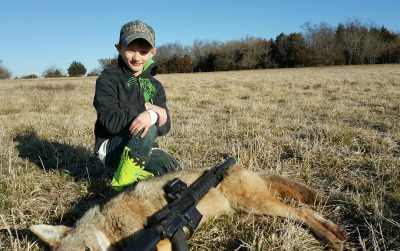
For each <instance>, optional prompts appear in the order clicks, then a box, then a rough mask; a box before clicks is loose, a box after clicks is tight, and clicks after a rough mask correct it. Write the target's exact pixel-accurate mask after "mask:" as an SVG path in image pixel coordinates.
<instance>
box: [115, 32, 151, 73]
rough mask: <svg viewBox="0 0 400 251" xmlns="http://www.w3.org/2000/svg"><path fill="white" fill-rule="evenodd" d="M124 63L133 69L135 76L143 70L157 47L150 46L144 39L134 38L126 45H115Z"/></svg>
mask: <svg viewBox="0 0 400 251" xmlns="http://www.w3.org/2000/svg"><path fill="white" fill-rule="evenodd" d="M115 47H116V48H117V50H118V52H119V54H120V55H121V57H122V59H123V60H124V62H125V64H126V65H127V66H128V67H129V69H131V70H132V71H133V74H134V75H135V76H138V75H140V74H141V73H142V72H143V67H144V66H145V65H146V63H147V61H148V60H149V59H150V58H152V57H153V56H154V55H155V54H156V51H157V49H156V48H152V47H151V45H150V44H149V43H148V42H146V41H145V40H141V39H136V40H134V41H133V42H132V43H130V44H129V45H127V46H123V45H120V44H117V45H115Z"/></svg>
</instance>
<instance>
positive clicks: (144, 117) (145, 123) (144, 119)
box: [129, 111, 150, 138]
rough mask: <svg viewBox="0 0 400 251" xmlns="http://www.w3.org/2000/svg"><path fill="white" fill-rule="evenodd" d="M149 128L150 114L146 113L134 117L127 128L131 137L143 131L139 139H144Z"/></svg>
mask: <svg viewBox="0 0 400 251" xmlns="http://www.w3.org/2000/svg"><path fill="white" fill-rule="evenodd" d="M149 127H150V113H149V112H148V111H145V112H142V113H140V114H139V115H137V116H136V118H135V119H134V120H133V121H132V124H131V126H130V127H129V132H130V133H131V135H132V136H134V135H136V134H137V133H138V132H140V131H141V130H142V129H143V132H142V134H141V135H140V137H142V138H143V137H144V136H145V135H146V133H147V131H148V130H149Z"/></svg>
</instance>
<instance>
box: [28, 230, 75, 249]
mask: <svg viewBox="0 0 400 251" xmlns="http://www.w3.org/2000/svg"><path fill="white" fill-rule="evenodd" d="M29 229H30V230H31V231H32V232H33V233H34V234H36V235H37V236H38V237H39V238H40V239H41V240H42V241H44V242H46V243H48V244H49V245H50V246H52V247H55V246H58V244H60V241H61V238H63V237H64V236H65V235H66V234H67V233H68V232H69V231H71V230H72V228H71V227H67V226H63V225H59V226H50V225H33V226H30V227H29Z"/></svg>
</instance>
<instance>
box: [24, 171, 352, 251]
mask: <svg viewBox="0 0 400 251" xmlns="http://www.w3.org/2000/svg"><path fill="white" fill-rule="evenodd" d="M201 174H202V171H194V170H182V171H178V172H175V173H170V174H167V175H164V176H160V177H156V178H154V179H150V180H147V181H142V182H139V183H138V184H137V185H136V186H135V187H134V188H133V189H130V190H129V189H128V190H127V191H124V192H122V193H121V194H119V195H118V196H116V197H115V198H113V199H112V200H110V201H109V202H108V203H107V204H105V205H104V206H103V207H102V208H101V209H100V208H99V206H95V207H94V208H92V209H90V210H89V211H88V212H86V214H85V215H84V216H83V217H82V218H81V219H80V220H79V221H78V222H77V223H76V226H75V227H74V228H70V227H66V226H49V225H33V226H31V227H30V229H31V230H32V231H33V232H34V233H35V234H36V235H37V236H39V238H40V239H42V240H43V241H45V242H47V243H48V244H49V245H50V246H52V247H53V250H68V251H70V250H82V251H97V250H102V251H106V250H107V251H111V250H122V249H123V247H124V246H125V245H126V243H124V241H123V240H124V239H125V240H126V239H127V237H129V236H131V235H132V234H134V233H135V232H137V231H138V230H140V229H142V228H143V226H144V225H146V222H147V219H148V217H149V216H151V215H153V214H154V213H155V212H157V211H159V210H160V209H161V208H163V207H164V206H165V205H166V203H167V202H166V200H165V199H164V191H163V189H162V187H163V185H164V184H165V183H166V182H168V181H169V180H171V179H172V178H174V177H178V178H180V179H181V180H183V181H184V182H186V183H187V184H191V183H192V182H194V181H195V180H196V179H197V178H198V177H199V176H200V175H201ZM275 195H279V196H283V197H289V198H294V199H297V200H300V201H302V202H304V203H308V204H313V203H319V202H321V200H322V197H321V195H320V194H319V193H318V192H316V191H315V190H313V189H311V188H309V187H307V186H305V185H303V184H300V183H297V182H294V181H291V180H288V179H285V178H283V177H281V176H278V175H269V176H263V175H259V174H256V173H254V172H250V171H248V170H246V169H244V168H242V167H240V166H239V165H234V166H232V167H231V168H230V169H229V170H228V171H227V173H226V174H225V175H224V179H223V180H222V182H221V183H220V184H219V185H218V186H217V187H216V188H213V189H211V190H210V191H209V193H208V194H207V195H206V196H204V198H203V199H202V200H201V201H200V202H199V204H198V205H197V208H198V210H199V211H200V213H201V214H203V218H202V221H201V222H206V221H207V220H209V219H211V218H212V217H215V216H218V215H221V214H224V213H228V212H233V211H240V212H247V213H252V214H259V215H273V216H281V217H286V218H290V219H293V220H296V221H299V222H302V223H303V224H304V225H305V226H307V227H308V228H310V230H311V231H313V232H314V234H315V235H316V236H317V237H318V238H320V239H322V240H323V241H324V242H326V244H328V245H329V247H331V248H332V249H334V250H342V249H343V242H344V240H345V239H346V234H345V232H344V231H343V230H342V229H341V228H340V227H339V226H337V225H336V224H334V223H333V222H331V221H329V220H327V219H324V218H323V217H322V216H321V215H320V214H318V213H317V212H315V211H313V210H311V209H307V208H294V207H291V206H289V205H287V204H284V203H282V202H280V201H279V200H278V199H277V198H276V197H275ZM157 249H158V250H159V251H164V250H172V247H171V243H170V241H169V240H168V239H164V240H162V241H161V242H160V243H159V244H158V245H157Z"/></svg>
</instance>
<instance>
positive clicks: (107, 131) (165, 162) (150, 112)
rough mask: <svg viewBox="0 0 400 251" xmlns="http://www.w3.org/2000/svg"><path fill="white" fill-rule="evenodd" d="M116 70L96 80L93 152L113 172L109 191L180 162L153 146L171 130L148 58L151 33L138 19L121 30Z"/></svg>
mask: <svg viewBox="0 0 400 251" xmlns="http://www.w3.org/2000/svg"><path fill="white" fill-rule="evenodd" d="M115 47H116V48H117V50H118V52H119V56H118V66H117V67H115V68H110V69H106V70H104V71H103V72H102V73H101V75H100V76H99V78H98V79H97V81H96V91H95V95H94V102H93V105H94V107H95V108H96V111H97V121H96V124H95V130H94V133H95V137H96V143H95V153H97V156H98V158H99V159H100V160H101V161H102V163H103V164H104V165H105V166H106V167H109V168H112V169H114V170H115V169H116V171H115V174H114V177H113V180H112V182H111V185H112V187H113V188H114V189H115V190H117V191H121V190H122V189H123V188H124V187H126V186H128V185H131V184H133V183H135V182H136V181H140V180H145V179H148V178H151V177H153V176H154V175H160V174H163V173H166V172H169V171H172V170H176V169H179V163H178V162H177V161H176V160H175V159H174V158H173V157H172V156H170V155H169V154H167V153H165V152H164V151H162V150H161V149H159V148H157V143H155V139H156V137H157V136H161V135H165V134H167V133H168V132H169V130H170V128H171V120H170V117H169V113H168V108H167V100H166V96H165V91H164V88H163V86H162V85H161V83H160V82H159V81H157V80H156V79H155V78H154V77H153V75H155V67H156V66H155V65H154V63H153V60H152V57H153V56H154V55H155V54H156V51H157V49H156V48H155V39H154V30H153V28H151V27H150V26H149V25H147V24H145V23H143V22H142V21H138V20H136V21H132V22H129V23H126V24H125V25H123V26H122V28H121V31H120V38H119V43H118V44H116V45H115Z"/></svg>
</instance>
